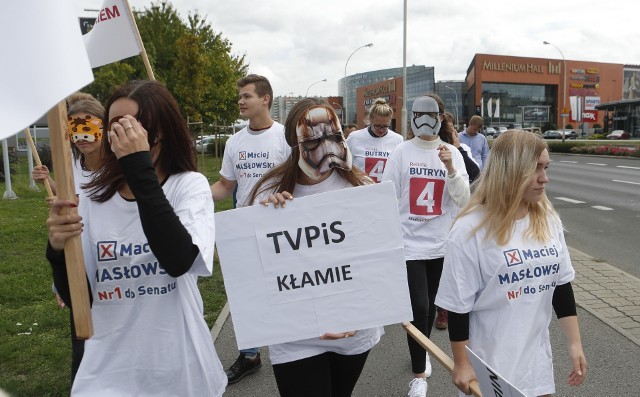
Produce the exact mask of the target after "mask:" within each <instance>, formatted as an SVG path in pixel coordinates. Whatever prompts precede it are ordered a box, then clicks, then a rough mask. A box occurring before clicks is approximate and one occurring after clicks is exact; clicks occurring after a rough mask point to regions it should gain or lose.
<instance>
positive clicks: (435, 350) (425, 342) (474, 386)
mask: <svg viewBox="0 0 640 397" xmlns="http://www.w3.org/2000/svg"><path fill="white" fill-rule="evenodd" d="M402 327H404V330H405V331H407V333H408V334H409V335H411V337H412V338H413V339H414V340H415V341H416V342H418V344H420V346H422V347H424V348H425V350H426V351H427V352H429V354H431V355H432V356H433V357H435V359H436V360H438V362H439V363H440V364H442V366H443V367H445V368H446V369H447V371H449V372H453V360H452V359H451V357H449V356H447V354H446V353H445V352H443V351H442V350H441V349H440V348H439V347H438V346H437V345H436V344H435V343H433V342H431V341H430V340H429V338H427V337H426V336H425V335H424V334H423V333H422V332H420V331H419V330H418V329H417V328H416V327H414V326H413V324H411V323H402ZM469 387H470V389H471V393H472V394H473V395H474V396H476V397H482V392H481V391H480V385H479V384H478V382H477V381H475V380H474V381H471V383H470V384H469Z"/></svg>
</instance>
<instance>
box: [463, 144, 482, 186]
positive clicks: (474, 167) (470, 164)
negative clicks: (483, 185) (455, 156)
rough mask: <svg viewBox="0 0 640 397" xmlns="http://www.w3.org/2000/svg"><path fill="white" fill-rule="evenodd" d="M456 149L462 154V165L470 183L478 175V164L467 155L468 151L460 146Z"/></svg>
mask: <svg viewBox="0 0 640 397" xmlns="http://www.w3.org/2000/svg"><path fill="white" fill-rule="evenodd" d="M458 150H459V151H460V154H462V159H463V160H464V167H465V168H466V169H467V174H469V183H471V182H473V181H475V180H476V178H477V177H478V176H479V175H480V167H478V164H476V162H475V161H473V159H471V157H469V153H467V151H466V150H464V149H463V148H462V146H461V147H459V148H458Z"/></svg>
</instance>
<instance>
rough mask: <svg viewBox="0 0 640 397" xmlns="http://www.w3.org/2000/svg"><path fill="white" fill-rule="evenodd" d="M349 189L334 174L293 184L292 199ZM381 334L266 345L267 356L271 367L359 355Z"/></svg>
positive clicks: (380, 331) (372, 332) (361, 332)
mask: <svg viewBox="0 0 640 397" xmlns="http://www.w3.org/2000/svg"><path fill="white" fill-rule="evenodd" d="M350 187H353V186H352V185H351V184H350V183H349V182H348V181H347V180H345V179H343V178H342V177H341V176H340V175H339V174H338V173H337V172H336V171H334V172H333V173H332V174H331V176H329V178H327V179H325V180H324V181H322V182H320V183H317V184H315V185H300V184H296V187H295V190H294V192H293V195H294V197H298V198H299V197H304V196H311V195H314V194H318V193H324V192H330V191H333V190H338V189H345V188H350ZM285 211H286V210H285ZM348 331H353V330H348V329H345V330H336V332H348ZM383 334H384V328H382V327H375V328H367V329H361V330H359V331H358V332H357V333H356V334H355V335H354V336H352V337H350V338H343V339H336V340H324V339H320V338H311V339H304V340H299V341H296V342H288V343H281V344H277V345H271V346H269V357H270V359H271V362H272V363H273V364H282V363H288V362H291V361H296V360H301V359H303V358H307V357H313V356H317V355H319V354H323V353H326V352H334V353H338V354H343V355H354V354H361V353H364V352H366V351H367V350H369V349H371V348H372V347H373V346H375V345H376V343H378V342H379V341H380V337H381V336H382V335H383Z"/></svg>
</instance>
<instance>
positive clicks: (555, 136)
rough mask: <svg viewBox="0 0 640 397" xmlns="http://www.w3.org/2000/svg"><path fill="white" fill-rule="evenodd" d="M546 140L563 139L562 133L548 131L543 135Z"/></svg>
mask: <svg viewBox="0 0 640 397" xmlns="http://www.w3.org/2000/svg"><path fill="white" fill-rule="evenodd" d="M542 137H543V138H544V139H562V133H561V132H560V131H556V130H548V131H545V132H544V134H542Z"/></svg>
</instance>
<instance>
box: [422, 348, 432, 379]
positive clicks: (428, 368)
mask: <svg viewBox="0 0 640 397" xmlns="http://www.w3.org/2000/svg"><path fill="white" fill-rule="evenodd" d="M432 370H433V368H431V359H430V358H429V353H427V359H426V361H425V363H424V375H425V376H426V377H427V378H430V377H431V371H432Z"/></svg>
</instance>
